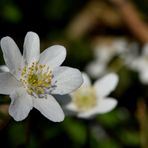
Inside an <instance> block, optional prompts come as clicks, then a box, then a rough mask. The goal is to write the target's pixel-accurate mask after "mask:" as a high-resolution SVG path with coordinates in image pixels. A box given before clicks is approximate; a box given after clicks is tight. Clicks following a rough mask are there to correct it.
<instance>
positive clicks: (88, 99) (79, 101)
mask: <svg viewBox="0 0 148 148" xmlns="http://www.w3.org/2000/svg"><path fill="white" fill-rule="evenodd" d="M73 101H74V103H75V105H76V106H77V108H78V109H79V110H80V111H87V110H89V109H91V108H93V107H95V106H96V105H97V99H96V93H95V90H94V88H92V87H82V88H79V89H78V90H77V91H76V92H74V95H73Z"/></svg>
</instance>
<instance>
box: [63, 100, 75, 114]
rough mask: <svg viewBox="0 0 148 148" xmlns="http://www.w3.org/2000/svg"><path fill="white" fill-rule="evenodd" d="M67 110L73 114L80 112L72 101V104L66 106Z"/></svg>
mask: <svg viewBox="0 0 148 148" xmlns="http://www.w3.org/2000/svg"><path fill="white" fill-rule="evenodd" d="M65 108H66V109H67V110H70V111H73V112H78V108H77V107H76V105H75V104H74V103H73V102H72V101H71V102H70V103H68V104H67V105H65Z"/></svg>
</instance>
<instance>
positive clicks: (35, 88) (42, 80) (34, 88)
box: [20, 62, 52, 96]
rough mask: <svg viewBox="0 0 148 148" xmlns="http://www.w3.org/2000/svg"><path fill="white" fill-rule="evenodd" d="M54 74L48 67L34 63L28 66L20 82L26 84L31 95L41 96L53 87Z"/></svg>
mask: <svg viewBox="0 0 148 148" xmlns="http://www.w3.org/2000/svg"><path fill="white" fill-rule="evenodd" d="M51 80H52V72H51V70H50V69H49V67H48V66H47V65H41V64H39V63H38V62H33V63H32V64H31V65H30V66H28V65H26V66H25V67H24V68H23V70H22V74H21V79H20V81H21V82H22V83H23V84H24V86H25V88H26V89H27V92H28V93H29V94H31V95H37V96H40V95H42V94H44V93H45V90H47V89H49V88H50V87H51Z"/></svg>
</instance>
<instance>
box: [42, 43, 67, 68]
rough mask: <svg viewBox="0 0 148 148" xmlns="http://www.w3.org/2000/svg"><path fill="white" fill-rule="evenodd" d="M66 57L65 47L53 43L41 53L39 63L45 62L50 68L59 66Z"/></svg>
mask: <svg viewBox="0 0 148 148" xmlns="http://www.w3.org/2000/svg"><path fill="white" fill-rule="evenodd" d="M65 57H66V49H65V47H63V46H60V45H54V46H51V47H49V48H47V49H46V50H44V52H42V53H41V55H40V60H39V63H40V64H43V65H44V64H47V65H48V66H49V68H50V69H52V68H53V67H58V66H60V65H61V64H62V63H63V61H64V60H65Z"/></svg>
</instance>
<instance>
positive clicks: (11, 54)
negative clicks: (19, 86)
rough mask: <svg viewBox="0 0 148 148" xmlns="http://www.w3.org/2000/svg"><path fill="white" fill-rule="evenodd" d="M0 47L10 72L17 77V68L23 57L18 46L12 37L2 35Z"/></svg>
mask: <svg viewBox="0 0 148 148" xmlns="http://www.w3.org/2000/svg"><path fill="white" fill-rule="evenodd" d="M1 48H2V51H3V56H4V60H5V62H6V65H7V66H8V68H9V70H10V73H12V74H13V75H14V76H15V77H16V78H18V77H19V73H20V71H19V69H20V68H21V67H22V65H23V58H22V55H21V52H20V50H19V48H18V46H17V45H16V43H15V42H14V40H13V39H12V38H10V37H4V38H2V39H1Z"/></svg>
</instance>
